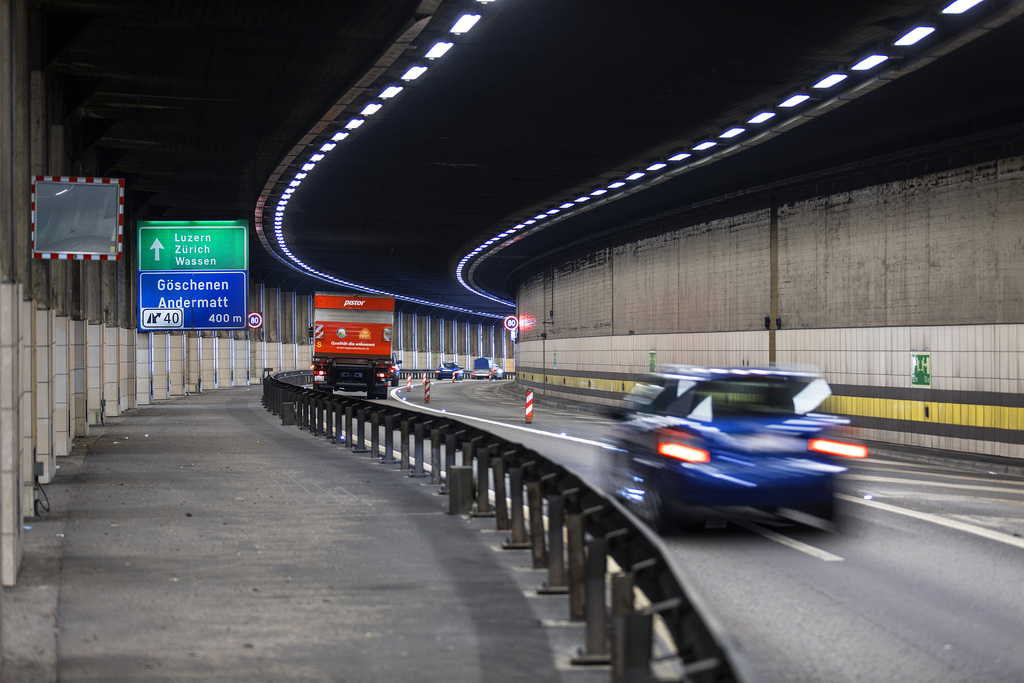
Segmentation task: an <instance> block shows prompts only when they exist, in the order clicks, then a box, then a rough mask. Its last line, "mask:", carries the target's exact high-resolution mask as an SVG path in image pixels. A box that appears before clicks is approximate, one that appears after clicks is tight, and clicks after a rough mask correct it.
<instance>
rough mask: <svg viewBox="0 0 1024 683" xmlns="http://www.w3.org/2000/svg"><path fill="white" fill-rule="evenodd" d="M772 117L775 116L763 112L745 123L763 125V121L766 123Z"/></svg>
mask: <svg viewBox="0 0 1024 683" xmlns="http://www.w3.org/2000/svg"><path fill="white" fill-rule="evenodd" d="M774 116H775V112H773V111H763V112H761V113H760V114H758V115H757V116H755V117H753V118H752V119H750V120H749V121H747V123H764V122H765V121H767V120H768V119H770V118H772V117H774Z"/></svg>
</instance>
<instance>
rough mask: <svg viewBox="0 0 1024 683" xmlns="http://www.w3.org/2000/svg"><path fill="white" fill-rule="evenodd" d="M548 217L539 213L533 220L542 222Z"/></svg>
mask: <svg viewBox="0 0 1024 683" xmlns="http://www.w3.org/2000/svg"><path fill="white" fill-rule="evenodd" d="M547 217H548V215H547V214H546V213H538V214H537V215H536V216H534V217H533V220H535V221H542V220H544V219H545V218H547Z"/></svg>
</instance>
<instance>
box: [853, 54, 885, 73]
mask: <svg viewBox="0 0 1024 683" xmlns="http://www.w3.org/2000/svg"><path fill="white" fill-rule="evenodd" d="M887 59H889V56H888V55H868V56H867V57H865V58H864V59H862V60H860V61H859V62H857V63H856V64H854V65H853V66H851V67H850V70H851V71H867V70H868V69H873V68H875V67H876V66H878V65H879V64H881V63H882V62H884V61H886V60H887Z"/></svg>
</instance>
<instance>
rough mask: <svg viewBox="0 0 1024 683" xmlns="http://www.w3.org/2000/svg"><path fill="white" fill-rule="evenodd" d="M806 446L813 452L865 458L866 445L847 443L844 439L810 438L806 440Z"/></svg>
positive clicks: (866, 455)
mask: <svg viewBox="0 0 1024 683" xmlns="http://www.w3.org/2000/svg"><path fill="white" fill-rule="evenodd" d="M807 448H808V449H809V450H812V451H814V452H815V453H826V454H828V455H838V456H840V457H843V458H866V457H868V447H867V446H864V445H862V444H859V443H847V442H845V441H834V440H833V439H811V440H810V441H808V442H807Z"/></svg>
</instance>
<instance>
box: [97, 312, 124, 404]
mask: <svg viewBox="0 0 1024 683" xmlns="http://www.w3.org/2000/svg"><path fill="white" fill-rule="evenodd" d="M100 327H101V333H102V344H103V349H102V354H101V365H102V370H101V374H102V376H103V393H102V396H101V397H100V398H101V399H102V403H101V404H100V405H101V408H100V410H102V411H103V418H104V419H106V418H108V417H117V416H118V415H120V414H121V328H119V327H111V326H108V325H101V326H100Z"/></svg>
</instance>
